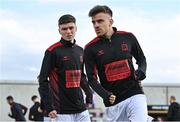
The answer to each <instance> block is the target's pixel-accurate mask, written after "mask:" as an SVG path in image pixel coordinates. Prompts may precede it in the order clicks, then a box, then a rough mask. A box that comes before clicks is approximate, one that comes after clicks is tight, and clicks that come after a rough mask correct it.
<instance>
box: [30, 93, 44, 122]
mask: <svg viewBox="0 0 180 122" xmlns="http://www.w3.org/2000/svg"><path fill="white" fill-rule="evenodd" d="M31 100H32V101H33V103H34V105H33V106H32V107H31V108H30V111H29V120H32V121H43V118H44V115H43V112H39V109H40V102H39V100H38V97H37V96H36V95H33V96H32V97H31Z"/></svg>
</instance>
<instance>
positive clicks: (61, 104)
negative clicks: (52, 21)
mask: <svg viewBox="0 0 180 122" xmlns="http://www.w3.org/2000/svg"><path fill="white" fill-rule="evenodd" d="M81 88H82V89H83V90H84V92H85V94H86V103H92V91H91V89H90V87H89V85H88V83H87V80H86V76H85V74H84V71H83V49H82V48H81V47H79V46H78V45H76V44H75V40H74V43H71V42H68V41H66V40H64V39H61V40H60V42H57V43H55V44H53V45H52V46H50V47H49V48H48V49H47V50H46V52H45V56H44V59H43V63H42V67H41V72H40V75H39V93H40V96H41V100H42V103H43V105H42V106H43V109H44V111H45V113H46V114H48V113H49V112H50V111H52V110H56V111H57V112H58V114H74V113H80V112H82V111H84V110H86V106H85V103H84V98H83V93H82V90H81Z"/></svg>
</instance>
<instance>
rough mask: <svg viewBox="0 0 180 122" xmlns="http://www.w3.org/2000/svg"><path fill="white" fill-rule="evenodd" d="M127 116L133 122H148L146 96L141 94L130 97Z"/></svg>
mask: <svg viewBox="0 0 180 122" xmlns="http://www.w3.org/2000/svg"><path fill="white" fill-rule="evenodd" d="M127 114H128V118H129V120H130V121H131V122H137V121H140V122H147V118H148V114H147V102H146V96H145V95H143V94H139V95H134V96H132V97H130V102H129V104H128V107H127Z"/></svg>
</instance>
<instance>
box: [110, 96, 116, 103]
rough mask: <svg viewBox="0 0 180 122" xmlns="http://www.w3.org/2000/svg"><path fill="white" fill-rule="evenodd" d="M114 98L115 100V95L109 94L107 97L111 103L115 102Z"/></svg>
mask: <svg viewBox="0 0 180 122" xmlns="http://www.w3.org/2000/svg"><path fill="white" fill-rule="evenodd" d="M115 100H116V96H115V95H111V96H110V97H109V102H110V103H111V104H113V103H114V102H115Z"/></svg>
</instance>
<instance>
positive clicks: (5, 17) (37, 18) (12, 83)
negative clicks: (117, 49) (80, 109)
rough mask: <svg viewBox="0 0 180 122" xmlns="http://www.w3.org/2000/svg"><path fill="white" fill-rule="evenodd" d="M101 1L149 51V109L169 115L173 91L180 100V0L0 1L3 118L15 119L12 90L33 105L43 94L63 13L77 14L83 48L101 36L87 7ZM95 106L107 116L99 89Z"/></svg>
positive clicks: (99, 116)
mask: <svg viewBox="0 0 180 122" xmlns="http://www.w3.org/2000/svg"><path fill="white" fill-rule="evenodd" d="M97 4H100V5H108V6H109V7H110V8H111V9H112V10H113V19H114V26H115V27H117V29H118V30H122V31H128V32H132V33H133V34H134V35H135V36H136V37H137V39H138V41H139V43H140V45H141V47H142V49H143V51H144V53H145V56H146V58H147V64H148V68H147V78H146V79H145V80H144V81H143V82H142V85H143V87H144V91H145V94H146V95H147V100H148V105H149V107H148V108H149V114H150V115H152V116H154V117H158V116H160V117H161V116H162V117H163V118H164V117H166V114H167V109H168V105H169V97H170V96H171V95H173V96H176V99H177V101H178V102H180V95H179V94H178V93H179V92H180V75H179V74H180V55H179V52H180V34H179V32H180V0H136V1H135V0H0V121H2V120H3V121H5V120H12V119H10V118H9V117H8V113H9V112H10V109H9V106H8V105H7V103H6V97H7V96H8V95H12V96H13V97H14V99H15V101H17V102H20V103H22V104H24V105H26V106H28V107H30V106H31V105H32V104H33V103H32V102H31V96H32V95H39V94H38V91H37V88H38V81H37V76H38V74H39V70H40V68H41V63H42V59H43V56H44V51H45V50H46V49H47V48H48V47H49V46H50V45H52V44H53V43H55V42H57V41H59V39H60V35H59V33H58V26H57V25H58V24H57V21H58V19H59V17H60V16H61V15H63V14H72V15H74V16H75V17H76V19H77V27H78V31H77V34H76V40H77V44H79V45H80V46H82V47H84V46H85V44H86V43H88V42H89V41H90V40H92V39H93V38H94V37H95V36H96V35H95V33H94V30H93V27H92V23H91V19H90V18H89V17H88V12H89V10H90V9H91V8H92V7H94V6H95V5H97ZM90 111H91V113H92V117H94V121H96V120H102V119H103V117H104V105H103V104H102V99H101V98H99V96H97V95H96V94H94V109H91V110H90Z"/></svg>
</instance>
